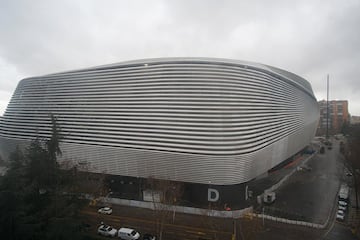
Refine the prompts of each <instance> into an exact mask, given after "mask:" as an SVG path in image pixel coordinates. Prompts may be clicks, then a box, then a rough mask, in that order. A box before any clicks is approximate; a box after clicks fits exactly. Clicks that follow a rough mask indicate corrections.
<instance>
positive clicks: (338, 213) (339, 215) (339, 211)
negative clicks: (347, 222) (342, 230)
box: [336, 210, 345, 221]
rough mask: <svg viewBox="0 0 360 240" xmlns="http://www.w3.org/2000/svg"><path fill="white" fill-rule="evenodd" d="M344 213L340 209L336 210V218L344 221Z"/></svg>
mask: <svg viewBox="0 0 360 240" xmlns="http://www.w3.org/2000/svg"><path fill="white" fill-rule="evenodd" d="M344 219H345V213H344V211H342V210H338V211H337V213H336V220H340V221H344Z"/></svg>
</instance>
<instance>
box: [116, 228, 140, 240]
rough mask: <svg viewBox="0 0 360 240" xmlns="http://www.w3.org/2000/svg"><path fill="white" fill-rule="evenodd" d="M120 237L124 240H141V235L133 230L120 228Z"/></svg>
mask: <svg viewBox="0 0 360 240" xmlns="http://www.w3.org/2000/svg"><path fill="white" fill-rule="evenodd" d="M118 237H119V238H120V239H124V240H138V239H140V233H138V232H137V231H135V230H134V229H132V228H120V229H119V231H118Z"/></svg>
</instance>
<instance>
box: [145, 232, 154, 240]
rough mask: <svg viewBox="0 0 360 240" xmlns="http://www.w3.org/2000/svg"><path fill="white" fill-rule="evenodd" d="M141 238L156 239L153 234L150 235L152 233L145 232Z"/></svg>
mask: <svg viewBox="0 0 360 240" xmlns="http://www.w3.org/2000/svg"><path fill="white" fill-rule="evenodd" d="M142 239H143V240H156V237H155V235H152V234H149V233H145V234H144V235H143V238H142Z"/></svg>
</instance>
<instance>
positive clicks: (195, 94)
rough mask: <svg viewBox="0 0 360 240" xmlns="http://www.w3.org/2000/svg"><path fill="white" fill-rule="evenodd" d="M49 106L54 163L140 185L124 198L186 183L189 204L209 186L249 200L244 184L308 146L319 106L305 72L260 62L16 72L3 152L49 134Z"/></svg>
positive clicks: (0, 141)
mask: <svg viewBox="0 0 360 240" xmlns="http://www.w3.org/2000/svg"><path fill="white" fill-rule="evenodd" d="M50 114H53V115H54V116H56V117H57V120H58V124H59V125H60V128H61V134H62V135H63V136H64V139H63V140H62V142H61V149H62V155H61V156H60V157H59V159H58V160H59V161H60V163H61V162H70V163H71V164H72V165H76V166H79V167H82V168H83V169H84V171H88V172H92V173H99V174H100V173H101V174H106V175H110V176H114V177H115V178H116V177H118V178H119V179H122V180H121V184H123V185H126V184H127V183H131V184H130V185H133V186H134V187H131V186H127V187H126V189H130V190H129V192H134V193H138V192H140V193H139V194H133V195H131V194H130V195H131V196H130V195H129V196H130V197H129V198H132V199H140V200H141V199H143V198H144V196H142V195H143V194H142V191H138V188H141V189H140V190H143V189H142V184H140V183H141V181H142V182H144V181H145V180H146V179H148V178H153V179H162V180H170V181H174V182H180V183H183V184H184V186H185V188H186V194H184V198H186V199H187V201H188V202H191V203H195V204H199V205H201V204H202V203H206V202H208V201H209V200H211V199H209V198H211V196H210V195H209V192H208V189H209V188H211V189H217V191H218V193H219V192H220V198H219V197H217V198H216V201H221V202H227V203H228V202H234V201H236V205H239V206H246V204H247V203H246V198H245V195H246V194H245V191H246V190H245V189H246V186H247V183H249V182H251V181H252V180H253V179H256V178H257V177H258V176H261V175H263V174H266V173H267V172H268V171H269V170H270V169H273V168H274V167H276V166H279V165H281V163H283V162H284V161H286V160H287V159H289V158H291V157H292V156H294V155H295V154H297V153H299V152H301V151H302V150H303V149H304V148H305V147H306V146H308V145H309V143H310V142H311V140H312V139H313V137H314V135H315V131H316V127H317V123H318V119H319V108H318V104H317V100H316V98H315V96H314V94H313V91H312V89H311V86H310V84H309V83H308V82H307V81H306V80H305V79H303V78H301V77H299V76H297V75H295V74H292V73H290V72H287V71H284V70H281V69H278V68H275V67H271V66H267V65H263V64H259V63H251V62H244V61H238V60H229V59H216V58H160V59H145V60H136V61H129V62H123V63H117V64H111V65H104V66H98V67H92V68H87V69H80V70H75V71H68V72H62V73H55V74H49V75H44V76H39V77H31V78H26V79H23V80H21V81H20V82H19V84H18V86H17V88H16V90H15V92H14V94H13V96H12V98H11V100H10V103H9V104H8V106H7V109H6V111H5V113H4V116H3V117H2V118H1V119H0V157H1V158H2V159H5V160H8V159H9V155H10V153H11V152H12V151H14V149H15V148H16V146H20V147H21V148H25V147H26V146H27V145H28V144H29V143H30V141H31V140H32V139H35V138H36V137H40V138H45V139H46V138H48V137H49V136H50V129H51V125H50V118H49V115H50ZM119 181H120V180H119ZM133 183H135V184H133ZM128 185H129V184H128ZM114 188H116V187H115V186H114ZM124 189H125V187H124V188H122V190H121V188H119V192H124ZM227 196H229V197H227ZM234 196H236V197H234ZM230 198H231V199H230ZM234 204H235V203H234Z"/></svg>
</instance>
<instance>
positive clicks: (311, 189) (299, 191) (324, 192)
mask: <svg viewBox="0 0 360 240" xmlns="http://www.w3.org/2000/svg"><path fill="white" fill-rule="evenodd" d="M341 158H342V157H341V156H340V154H339V143H338V142H334V144H333V149H332V150H328V149H327V150H326V152H325V154H317V155H316V156H315V157H314V158H312V159H311V160H309V162H308V163H307V169H308V170H301V171H297V172H296V173H294V175H292V176H291V177H290V178H289V180H288V181H287V182H286V183H285V184H284V185H283V186H281V187H280V188H279V189H278V190H277V191H276V196H277V199H276V202H275V203H274V204H273V205H272V206H271V208H270V211H271V210H273V209H275V211H274V212H275V214H277V211H279V212H280V214H282V215H283V216H281V217H286V218H290V219H300V220H304V221H309V222H315V223H320V224H323V223H325V222H326V221H327V219H328V217H329V215H330V213H331V212H332V210H333V207H334V204H335V202H336V198H337V193H338V190H339V186H340V181H341V179H340V178H341V176H342V173H343V164H342V162H341V161H339V159H341ZM269 214H271V212H270V213H269Z"/></svg>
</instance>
